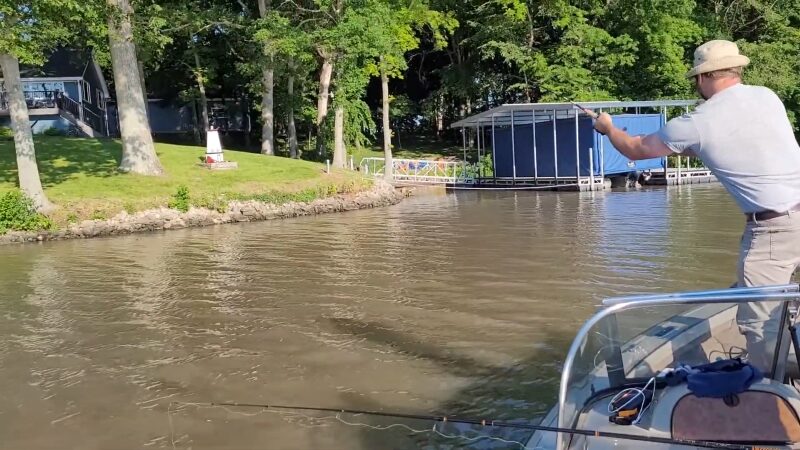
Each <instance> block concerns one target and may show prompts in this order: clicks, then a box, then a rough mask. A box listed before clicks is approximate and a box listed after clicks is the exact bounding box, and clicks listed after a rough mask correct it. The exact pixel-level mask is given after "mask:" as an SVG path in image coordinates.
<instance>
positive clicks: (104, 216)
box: [89, 209, 108, 220]
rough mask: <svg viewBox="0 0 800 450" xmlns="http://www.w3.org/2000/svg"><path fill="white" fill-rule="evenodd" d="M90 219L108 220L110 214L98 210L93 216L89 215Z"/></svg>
mask: <svg viewBox="0 0 800 450" xmlns="http://www.w3.org/2000/svg"><path fill="white" fill-rule="evenodd" d="M89 218H90V219H92V220H108V214H106V212H105V211H101V210H99V209H96V210H94V211H92V214H91V215H89Z"/></svg>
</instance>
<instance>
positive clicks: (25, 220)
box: [0, 189, 53, 233]
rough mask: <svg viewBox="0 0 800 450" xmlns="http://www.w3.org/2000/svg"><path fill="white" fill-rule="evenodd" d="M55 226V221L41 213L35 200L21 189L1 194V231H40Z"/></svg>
mask: <svg viewBox="0 0 800 450" xmlns="http://www.w3.org/2000/svg"><path fill="white" fill-rule="evenodd" d="M51 228H53V222H51V221H50V219H48V218H47V217H46V216H44V215H42V214H39V213H38V212H36V210H35V209H34V207H33V201H32V200H31V199H30V198H28V197H27V196H25V194H23V193H22V191H20V190H19V189H15V190H13V191H9V192H6V193H5V194H3V195H2V196H0V233H5V232H7V231H9V230H16V231H39V230H49V229H51Z"/></svg>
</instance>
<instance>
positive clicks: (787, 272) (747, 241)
mask: <svg viewBox="0 0 800 450" xmlns="http://www.w3.org/2000/svg"><path fill="white" fill-rule="evenodd" d="M798 265H800V212H792V213H790V214H789V215H787V216H781V217H777V218H774V219H769V220H763V221H759V222H748V223H747V226H746V227H745V230H744V235H743V236H742V243H741V248H740V251H739V267H738V285H739V286H769V285H779V284H788V283H789V282H790V281H791V278H792V274H793V273H794V271H795V269H796V268H797V267H798ZM780 306H781V303H772V302H769V303H759V304H756V303H750V304H742V305H739V310H738V312H737V315H736V320H737V322H738V325H739V330H740V332H741V333H742V334H744V336H745V338H746V339H747V352H748V355H749V360H750V362H751V363H753V364H754V365H756V366H757V367H759V368H760V369H762V370H764V371H765V372H770V371H771V370H772V367H771V363H772V357H773V354H774V349H775V344H776V338H777V336H778V330H780V328H781V324H780V323H779V322H780V312H781V308H780Z"/></svg>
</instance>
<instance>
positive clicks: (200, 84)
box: [194, 48, 209, 142]
mask: <svg viewBox="0 0 800 450" xmlns="http://www.w3.org/2000/svg"><path fill="white" fill-rule="evenodd" d="M194 76H195V79H196V80H197V90H198V91H199V92H200V122H201V123H200V124H201V125H202V126H203V132H202V136H203V141H204V142H205V135H206V131H208V125H209V123H208V98H207V97H206V83H205V80H204V79H203V69H202V67H200V55H199V54H198V53H197V49H196V48H195V49H194Z"/></svg>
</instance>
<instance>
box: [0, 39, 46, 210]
mask: <svg viewBox="0 0 800 450" xmlns="http://www.w3.org/2000/svg"><path fill="white" fill-rule="evenodd" d="M0 69H2V71H3V81H4V83H5V89H6V92H7V93H8V110H9V114H10V116H11V129H12V130H13V131H14V149H15V151H16V154H17V176H18V177H19V187H20V189H22V192H24V193H25V195H27V196H28V197H29V198H30V199H31V200H33V206H34V207H35V208H36V210H37V211H40V212H47V211H49V210H51V209H52V207H53V205H51V204H50V202H49V201H48V200H47V197H46V196H45V195H44V190H43V189H42V182H41V180H40V179H39V166H38V165H37V164H36V151H35V148H34V145H33V134H32V133H31V124H30V118H29V117H28V105H27V104H26V103H25V93H24V92H22V81H21V80H20V76H19V60H18V59H17V58H16V57H14V56H12V55H9V54H5V53H0Z"/></svg>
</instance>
